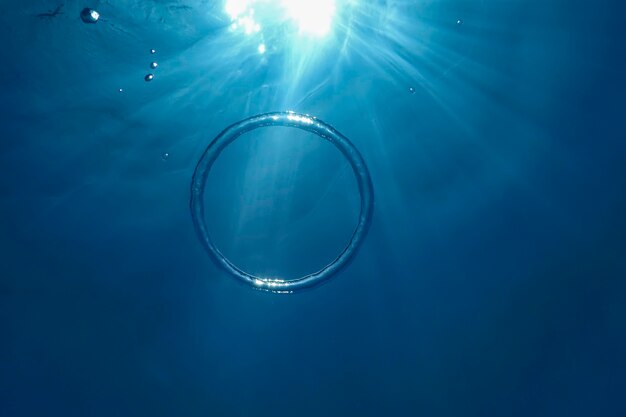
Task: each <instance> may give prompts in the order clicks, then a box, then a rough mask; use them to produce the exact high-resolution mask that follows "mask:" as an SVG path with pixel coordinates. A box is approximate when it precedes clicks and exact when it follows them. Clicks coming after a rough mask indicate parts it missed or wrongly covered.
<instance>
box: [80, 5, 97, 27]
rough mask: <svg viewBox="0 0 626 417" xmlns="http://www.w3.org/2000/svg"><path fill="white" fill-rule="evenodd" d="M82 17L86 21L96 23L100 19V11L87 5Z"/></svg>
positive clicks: (82, 11)
mask: <svg viewBox="0 0 626 417" xmlns="http://www.w3.org/2000/svg"><path fill="white" fill-rule="evenodd" d="M80 18H81V20H82V21H83V22H85V23H96V22H97V21H98V19H100V13H98V12H97V11H95V10H94V9H90V8H89V7H85V8H84V9H83V10H81V12H80Z"/></svg>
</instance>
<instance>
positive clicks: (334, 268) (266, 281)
mask: <svg viewBox="0 0 626 417" xmlns="http://www.w3.org/2000/svg"><path fill="white" fill-rule="evenodd" d="M267 126H285V127H292V128H296V129H301V130H304V131H307V132H310V133H313V134H315V135H317V136H319V137H320V138H321V139H325V140H327V141H329V142H330V143H332V144H333V145H335V146H336V147H337V148H338V149H339V150H340V151H341V153H342V154H343V156H345V157H346V159H347V160H348V162H349V163H350V166H351V167H352V170H353V172H354V175H355V177H356V181H357V184H358V187H359V193H360V195H361V210H360V214H359V223H358V225H357V227H356V229H355V230H354V233H353V235H352V238H351V239H350V242H349V243H348V244H347V246H346V247H345V248H344V249H343V250H342V251H341V253H340V254H339V255H338V256H337V257H336V258H335V260H334V261H332V262H331V263H329V264H328V265H326V266H325V267H323V268H322V269H320V270H319V271H317V272H314V273H312V274H308V275H305V276H303V277H300V278H296V279H292V280H287V279H280V278H274V277H272V278H270V277H258V276H255V275H253V274H250V273H247V272H245V271H243V270H241V269H240V268H239V267H237V266H236V265H235V264H233V263H232V262H231V261H230V260H228V259H227V258H226V257H225V256H224V255H223V254H222V253H221V252H220V250H219V249H218V248H217V247H216V246H215V244H214V243H213V239H212V238H211V235H210V233H209V229H208V227H207V222H206V218H205V211H204V195H203V194H204V189H205V186H206V182H207V177H208V174H209V171H210V170H211V167H212V166H213V163H214V162H215V161H216V160H217V158H218V157H219V156H220V153H221V152H222V151H223V150H224V148H226V147H227V146H228V145H229V144H231V143H232V142H233V141H234V140H236V139H237V138H238V137H240V136H241V135H242V134H244V133H246V132H250V131H251V130H254V129H258V128H263V127H267ZM190 207H191V218H192V220H193V223H194V226H195V229H196V232H197V233H198V237H199V238H200V241H201V242H202V245H203V246H204V248H205V249H206V251H207V252H208V253H209V255H210V256H211V258H212V259H213V261H215V263H216V264H217V265H218V266H220V267H221V268H222V269H224V270H225V271H227V272H228V273H230V274H231V275H232V276H234V277H235V278H237V279H238V280H240V281H242V282H244V283H246V284H248V285H250V286H252V287H254V288H256V289H259V290H265V291H271V292H274V293H291V292H293V291H295V290H300V289H304V288H310V287H313V286H315V285H318V284H321V283H322V282H325V281H326V280H327V279H328V278H330V277H331V276H332V275H335V274H336V273H337V272H339V271H340V270H341V269H342V268H343V267H344V266H345V265H346V264H347V263H348V261H349V260H350V259H351V258H352V257H354V255H355V254H356V252H357V250H358V248H359V246H360V245H361V243H363V239H364V238H365V236H366V234H367V230H368V229H369V226H370V223H371V221H372V214H373V208H374V189H373V185H372V179H371V178H370V175H369V171H368V169H367V166H366V165H365V161H364V160H363V157H362V156H361V154H360V153H359V151H358V150H357V148H356V147H355V146H354V145H353V144H352V143H351V142H350V141H349V140H348V138H346V137H345V136H343V135H342V134H341V133H339V132H338V131H336V130H335V129H334V128H333V127H332V126H330V125H327V124H326V123H324V122H322V121H321V120H319V119H316V118H314V117H311V116H308V115H306V114H297V113H292V112H280V113H266V114H259V115H257V116H253V117H250V118H248V119H245V120H242V121H240V122H238V123H235V124H234V125H231V126H229V127H227V128H226V129H225V130H224V131H222V133H220V134H219V135H218V136H217V137H216V138H215V139H213V141H212V142H211V143H210V144H209V146H208V147H207V148H206V150H205V151H204V153H203V154H202V157H201V158H200V160H199V161H198V165H196V169H195V171H194V173H193V178H192V180H191V201H190Z"/></svg>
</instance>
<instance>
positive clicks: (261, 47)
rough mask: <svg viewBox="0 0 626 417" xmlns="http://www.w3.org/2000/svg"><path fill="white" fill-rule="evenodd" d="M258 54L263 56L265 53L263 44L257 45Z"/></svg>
mask: <svg viewBox="0 0 626 417" xmlns="http://www.w3.org/2000/svg"><path fill="white" fill-rule="evenodd" d="M259 53H260V54H264V53H265V44H264V43H262V44H261V45H259Z"/></svg>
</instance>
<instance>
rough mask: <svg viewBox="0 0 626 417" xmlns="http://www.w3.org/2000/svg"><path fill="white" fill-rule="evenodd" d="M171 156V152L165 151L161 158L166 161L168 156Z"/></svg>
mask: <svg viewBox="0 0 626 417" xmlns="http://www.w3.org/2000/svg"><path fill="white" fill-rule="evenodd" d="M169 157H170V154H169V153H167V152H163V154H162V155H161V159H162V160H164V161H165V160H166V159H167V158H169Z"/></svg>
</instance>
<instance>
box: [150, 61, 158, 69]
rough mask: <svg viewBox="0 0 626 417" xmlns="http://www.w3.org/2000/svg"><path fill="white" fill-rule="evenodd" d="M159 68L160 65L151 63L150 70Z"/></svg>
mask: <svg viewBox="0 0 626 417" xmlns="http://www.w3.org/2000/svg"><path fill="white" fill-rule="evenodd" d="M158 66H159V64H157V63H156V62H151V63H150V68H152V69H155V68H156V67H158Z"/></svg>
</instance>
